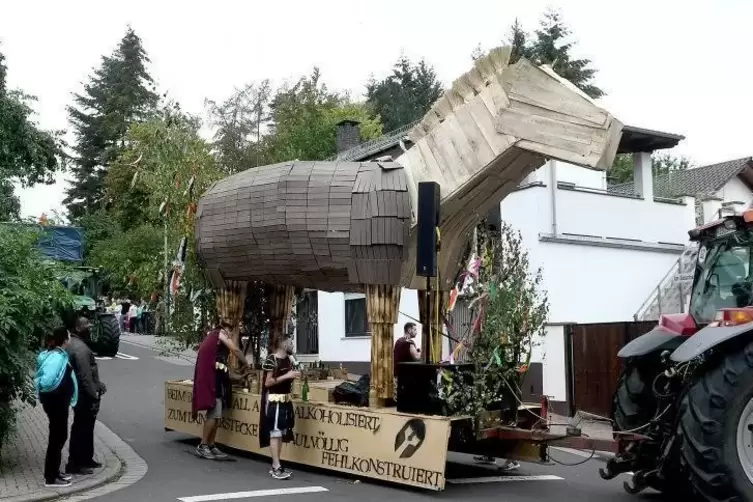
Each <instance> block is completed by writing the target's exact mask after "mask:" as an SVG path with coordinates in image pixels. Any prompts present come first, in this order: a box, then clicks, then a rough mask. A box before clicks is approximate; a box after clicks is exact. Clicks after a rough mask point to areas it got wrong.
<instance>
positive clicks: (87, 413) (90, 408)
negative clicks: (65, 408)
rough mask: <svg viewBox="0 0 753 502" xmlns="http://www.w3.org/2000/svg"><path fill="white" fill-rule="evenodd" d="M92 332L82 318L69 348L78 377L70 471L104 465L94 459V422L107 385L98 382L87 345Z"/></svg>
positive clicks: (95, 368)
mask: <svg viewBox="0 0 753 502" xmlns="http://www.w3.org/2000/svg"><path fill="white" fill-rule="evenodd" d="M90 332H91V327H90V325H89V319H87V318H86V317H80V318H79V319H78V321H76V332H75V333H73V334H72V336H71V342H70V345H69V346H68V349H67V350H68V354H69V356H70V361H71V366H73V371H74V372H75V373H76V378H77V379H78V403H77V404H76V407H75V408H74V409H73V425H72V426H71V441H70V445H69V448H68V449H69V452H70V453H69V456H68V465H67V466H66V468H65V472H66V473H69V474H91V473H93V472H94V469H96V468H98V467H102V464H100V463H99V462H97V461H96V460H94V424H95V423H96V421H97V413H98V412H99V401H100V398H101V396H102V394H104V393H105V392H106V391H107V388H106V387H105V385H104V384H103V383H102V382H100V381H99V369H98V368H97V361H96V359H94V353H93V352H92V351H91V349H90V348H89V347H88V346H87V345H86V341H88V340H89V336H90Z"/></svg>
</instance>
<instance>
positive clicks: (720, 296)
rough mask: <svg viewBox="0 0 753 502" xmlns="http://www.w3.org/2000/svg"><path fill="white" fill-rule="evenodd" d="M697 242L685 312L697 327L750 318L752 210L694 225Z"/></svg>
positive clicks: (692, 234) (752, 302) (752, 299)
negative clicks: (693, 270)
mask: <svg viewBox="0 0 753 502" xmlns="http://www.w3.org/2000/svg"><path fill="white" fill-rule="evenodd" d="M689 234H690V239H691V241H696V242H698V245H699V249H698V260H697V263H696V271H695V277H694V280H693V289H692V292H691V295H690V306H689V308H688V313H689V314H690V316H691V317H692V319H693V322H694V324H695V325H696V326H697V327H698V328H700V327H703V326H708V325H712V324H713V325H717V326H718V325H724V326H730V325H736V324H744V323H747V322H751V321H753V307H751V305H753V297H752V296H753V261H752V260H753V209H749V210H747V211H745V212H743V213H741V214H735V215H729V216H725V217H724V218H722V219H720V220H717V221H714V222H711V223H708V224H706V225H703V226H701V227H698V228H695V229H693V230H691V231H690V232H689Z"/></svg>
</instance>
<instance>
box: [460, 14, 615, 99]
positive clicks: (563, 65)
mask: <svg viewBox="0 0 753 502" xmlns="http://www.w3.org/2000/svg"><path fill="white" fill-rule="evenodd" d="M571 34H572V33H571V31H570V28H569V27H568V26H567V25H566V24H565V22H564V21H563V20H562V17H561V16H560V14H559V12H557V11H556V10H553V9H549V10H548V11H546V12H545V13H544V15H543V16H542V19H541V22H540V24H539V29H538V30H536V31H535V32H534V35H535V36H534V37H531V36H530V34H529V33H527V32H526V31H525V29H523V26H522V25H521V24H520V21H518V20H517V19H515V21H514V22H513V24H512V26H510V34H509V36H508V43H509V44H510V46H511V48H512V50H511V53H510V63H511V64H514V63H516V62H517V61H518V60H519V59H520V58H521V57H523V58H526V59H528V60H530V61H531V62H533V63H536V64H546V65H550V66H551V67H552V68H553V69H554V71H555V72H557V74H558V75H559V76H561V77H562V78H565V79H567V80H569V81H570V82H572V83H573V84H575V85H576V86H577V87H578V88H579V89H580V90H582V91H583V92H585V93H586V94H587V95H589V96H591V97H592V98H600V97H601V96H603V95H604V91H603V90H602V89H600V88H599V87H597V86H595V85H594V84H593V83H592V82H593V79H594V77H595V75H596V70H594V69H593V68H589V67H588V66H589V65H590V64H591V60H590V59H572V56H571V54H570V53H571V51H572V49H573V47H574V46H575V44H574V43H573V42H567V41H566V40H567V39H568V38H569V37H570V35H571ZM483 54H484V52H483V51H482V50H480V48H476V49H475V50H474V51H473V53H472V54H471V57H472V58H473V59H474V60H476V59H478V58H479V57H481V56H482V55H483Z"/></svg>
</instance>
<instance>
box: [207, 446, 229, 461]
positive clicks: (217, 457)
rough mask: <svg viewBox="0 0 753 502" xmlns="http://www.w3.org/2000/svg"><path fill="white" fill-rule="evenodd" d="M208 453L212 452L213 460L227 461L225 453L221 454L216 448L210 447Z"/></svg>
mask: <svg viewBox="0 0 753 502" xmlns="http://www.w3.org/2000/svg"><path fill="white" fill-rule="evenodd" d="M209 451H210V452H212V455H214V459H215V460H227V453H223V452H222V451H221V450H220V449H219V448H217V447H216V446H210V447H209Z"/></svg>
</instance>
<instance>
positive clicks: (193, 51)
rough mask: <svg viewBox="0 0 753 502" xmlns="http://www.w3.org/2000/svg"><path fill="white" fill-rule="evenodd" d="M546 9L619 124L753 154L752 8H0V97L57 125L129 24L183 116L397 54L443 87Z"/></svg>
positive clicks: (33, 197)
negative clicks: (235, 96)
mask: <svg viewBox="0 0 753 502" xmlns="http://www.w3.org/2000/svg"><path fill="white" fill-rule="evenodd" d="M547 6H553V7H555V8H558V9H559V10H560V12H561V13H562V14H563V16H564V19H565V21H566V22H567V23H568V24H569V25H570V26H571V27H572V30H573V32H574V35H575V38H576V39H577V42H578V45H577V50H576V55H578V56H581V57H587V58H590V59H592V60H593V67H594V68H596V69H598V70H599V72H598V74H597V80H596V84H597V85H599V86H600V87H602V88H603V89H605V90H606V91H607V93H608V95H607V97H606V98H604V99H603V100H602V105H603V106H604V107H605V108H606V109H607V110H609V111H610V112H612V113H613V114H614V115H616V116H617V117H618V118H619V119H620V120H622V121H623V122H624V123H627V124H631V125H637V126H643V127H648V128H652V129H659V130H663V131H667V132H673V133H679V134H683V135H685V136H686V137H687V139H686V140H685V141H683V142H682V143H681V145H680V147H678V149H677V151H676V153H678V154H684V155H688V156H689V157H691V158H692V159H693V160H694V161H695V162H697V163H699V164H705V163H713V162H716V161H723V160H727V159H731V158H738V157H743V156H748V155H751V154H753V142H751V141H750V138H751V126H750V123H751V117H753V92H752V91H751V89H753V65H751V63H750V58H751V54H753V50H751V49H752V48H753V44H751V42H750V27H749V24H750V20H751V19H753V2H751V1H744V0H739V1H737V0H715V1H700V0H652V1H646V0H631V1H630V2H608V1H604V0H600V1H599V0H596V1H591V0H567V1H563V2H557V1H538V0H520V1H517V2H512V1H509V0H464V1H462V2H449V1H446V2H444V1H442V0H434V1H423V0H420V1H419V0H400V1H396V0H378V1H377V0H373V1H372V0H369V1H367V0H342V1H341V0H319V1H311V0H308V1H305V0H303V1H294V0H286V1H279V2H263V1H253V2H252V1H218V0H215V1H213V2H207V1H202V2H198V1H193V0H183V1H180V2H177V1H175V2H173V1H165V0H150V1H142V0H129V1H128V2H126V3H115V2H105V1H102V0H99V1H75V0H65V1H52V0H51V1H34V0H24V1H23V2H20V1H11V0H3V1H2V2H0V41H2V46H1V48H0V50H2V51H3V52H4V53H5V56H6V58H7V64H8V69H9V78H8V80H9V83H10V85H11V87H19V88H21V89H23V90H24V91H26V92H28V93H30V94H34V95H36V96H37V97H38V99H39V101H38V103H37V104H36V111H37V113H38V119H39V122H40V123H41V125H42V126H43V127H46V128H56V129H58V128H68V127H69V125H68V123H67V116H66V112H65V107H66V105H68V104H70V102H71V92H74V91H79V90H80V89H81V82H83V81H85V80H86V78H87V76H88V75H89V74H90V72H91V70H92V68H93V67H95V66H97V65H98V63H99V61H100V57H101V56H102V55H103V54H108V53H110V52H111V51H112V50H113V49H114V48H115V47H116V46H117V44H118V42H119V40H120V38H121V37H122V36H123V34H124V32H125V29H126V25H127V24H129V23H130V24H131V25H132V26H133V28H134V29H135V30H136V32H137V33H138V34H139V35H140V36H141V37H142V39H143V41H144V45H145V47H146V50H147V51H148V53H149V56H150V57H151V60H152V64H151V67H150V70H151V73H152V75H153V76H154V78H155V80H156V81H157V83H158V86H159V88H160V90H162V91H168V92H169V94H170V96H171V97H172V98H174V99H177V100H178V101H179V102H180V103H181V105H182V106H183V108H184V109H185V110H187V111H190V112H194V113H198V112H202V111H203V109H204V99H205V98H210V99H217V100H221V99H223V98H225V97H227V95H228V94H229V93H230V92H231V91H232V88H233V87H234V86H238V85H241V84H243V83H246V82H250V81H254V80H260V79H264V78H270V79H272V80H273V82H278V83H279V82H281V81H284V80H285V79H290V78H297V77H299V76H301V75H302V74H304V73H308V72H309V71H310V70H311V69H312V67H313V66H315V65H316V66H319V67H320V68H321V70H322V74H323V78H324V80H325V81H326V82H327V84H328V85H329V86H330V88H337V89H342V90H350V91H351V92H352V95H353V96H360V95H362V94H363V84H364V82H365V81H366V79H367V78H368V77H369V75H370V74H372V73H375V74H376V76H377V77H381V76H384V75H385V74H386V73H388V72H389V70H390V67H391V65H392V63H393V62H394V61H395V59H396V58H397V57H398V56H399V55H400V53H401V52H404V53H405V54H406V55H407V56H409V57H411V58H419V57H423V58H425V59H426V60H427V61H428V62H430V63H431V64H433V65H434V66H435V68H436V70H437V73H438V75H439V77H440V78H441V79H442V81H443V82H445V83H446V84H447V83H449V82H451V81H452V80H453V79H454V78H456V77H457V76H459V75H460V74H462V73H463V72H465V71H466V70H467V69H468V68H469V67H470V64H471V60H470V54H471V52H472V51H473V49H474V47H476V46H477V45H478V44H481V46H482V47H484V48H490V47H494V46H496V45H500V41H501V40H502V39H506V35H507V33H508V29H509V25H510V23H512V21H513V19H514V18H515V17H518V18H519V19H520V20H521V22H522V23H523V24H524V25H525V26H526V28H528V29H531V30H532V29H534V28H535V27H536V26H537V23H538V19H539V17H540V13H541V12H543V11H544V10H545V9H546V7H547ZM65 187H66V183H65V181H63V179H62V178H61V179H60V180H59V181H58V183H56V184H55V185H52V186H39V187H35V188H32V189H28V190H23V191H20V194H21V201H22V212H23V214H24V215H33V216H39V215H40V214H41V213H42V212H47V213H48V214H50V213H51V211H52V210H54V209H57V210H62V206H61V200H62V197H63V190H64V188H65Z"/></svg>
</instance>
